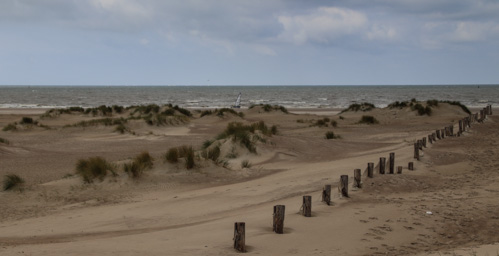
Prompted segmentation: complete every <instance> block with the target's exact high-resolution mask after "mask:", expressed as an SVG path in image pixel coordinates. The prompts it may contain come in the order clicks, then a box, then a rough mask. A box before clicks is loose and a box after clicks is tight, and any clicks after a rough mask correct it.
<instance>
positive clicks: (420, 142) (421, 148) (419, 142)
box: [418, 140, 423, 150]
mask: <svg viewBox="0 0 499 256" xmlns="http://www.w3.org/2000/svg"><path fill="white" fill-rule="evenodd" d="M418 147H419V150H423V142H422V141H421V140H418Z"/></svg>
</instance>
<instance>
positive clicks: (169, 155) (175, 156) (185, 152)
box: [164, 145, 195, 169]
mask: <svg viewBox="0 0 499 256" xmlns="http://www.w3.org/2000/svg"><path fill="white" fill-rule="evenodd" d="M179 158H184V160H185V165H184V166H185V168H186V169H192V168H194V166H195V160H194V149H193V148H192V146H186V145H184V146H180V147H175V148H170V149H169V150H168V151H167V152H166V154H165V155H164V160H165V161H167V162H169V163H172V164H174V163H178V160H179Z"/></svg>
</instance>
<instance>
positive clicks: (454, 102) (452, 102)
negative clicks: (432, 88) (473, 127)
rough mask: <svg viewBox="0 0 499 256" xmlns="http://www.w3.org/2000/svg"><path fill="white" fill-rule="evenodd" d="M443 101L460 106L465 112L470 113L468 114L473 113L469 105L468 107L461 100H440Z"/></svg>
mask: <svg viewBox="0 0 499 256" xmlns="http://www.w3.org/2000/svg"><path fill="white" fill-rule="evenodd" d="M440 102H441V103H447V104H450V105H454V106H459V107H460V108H461V109H462V110H463V111H464V112H466V113H468V114H471V111H470V110H469V109H468V107H466V106H465V105H463V104H462V103H461V102H459V101H448V100H446V101H440Z"/></svg>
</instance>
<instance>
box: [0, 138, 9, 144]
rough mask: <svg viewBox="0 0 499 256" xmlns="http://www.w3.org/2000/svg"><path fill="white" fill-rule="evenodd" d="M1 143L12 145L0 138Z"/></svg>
mask: <svg viewBox="0 0 499 256" xmlns="http://www.w3.org/2000/svg"><path fill="white" fill-rule="evenodd" d="M0 143H3V144H6V145H9V144H10V142H9V141H8V140H7V139H4V138H0Z"/></svg>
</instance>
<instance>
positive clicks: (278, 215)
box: [272, 187, 331, 234]
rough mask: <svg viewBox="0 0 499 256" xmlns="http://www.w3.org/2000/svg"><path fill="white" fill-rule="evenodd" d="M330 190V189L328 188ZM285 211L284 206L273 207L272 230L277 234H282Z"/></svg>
mask: <svg viewBox="0 0 499 256" xmlns="http://www.w3.org/2000/svg"><path fill="white" fill-rule="evenodd" d="M329 188H331V187H329ZM285 210H286V206H285V205H274V218H273V219H274V224H273V225H272V229H273V231H274V232H276V233H277V234H282V233H284V212H285Z"/></svg>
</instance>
